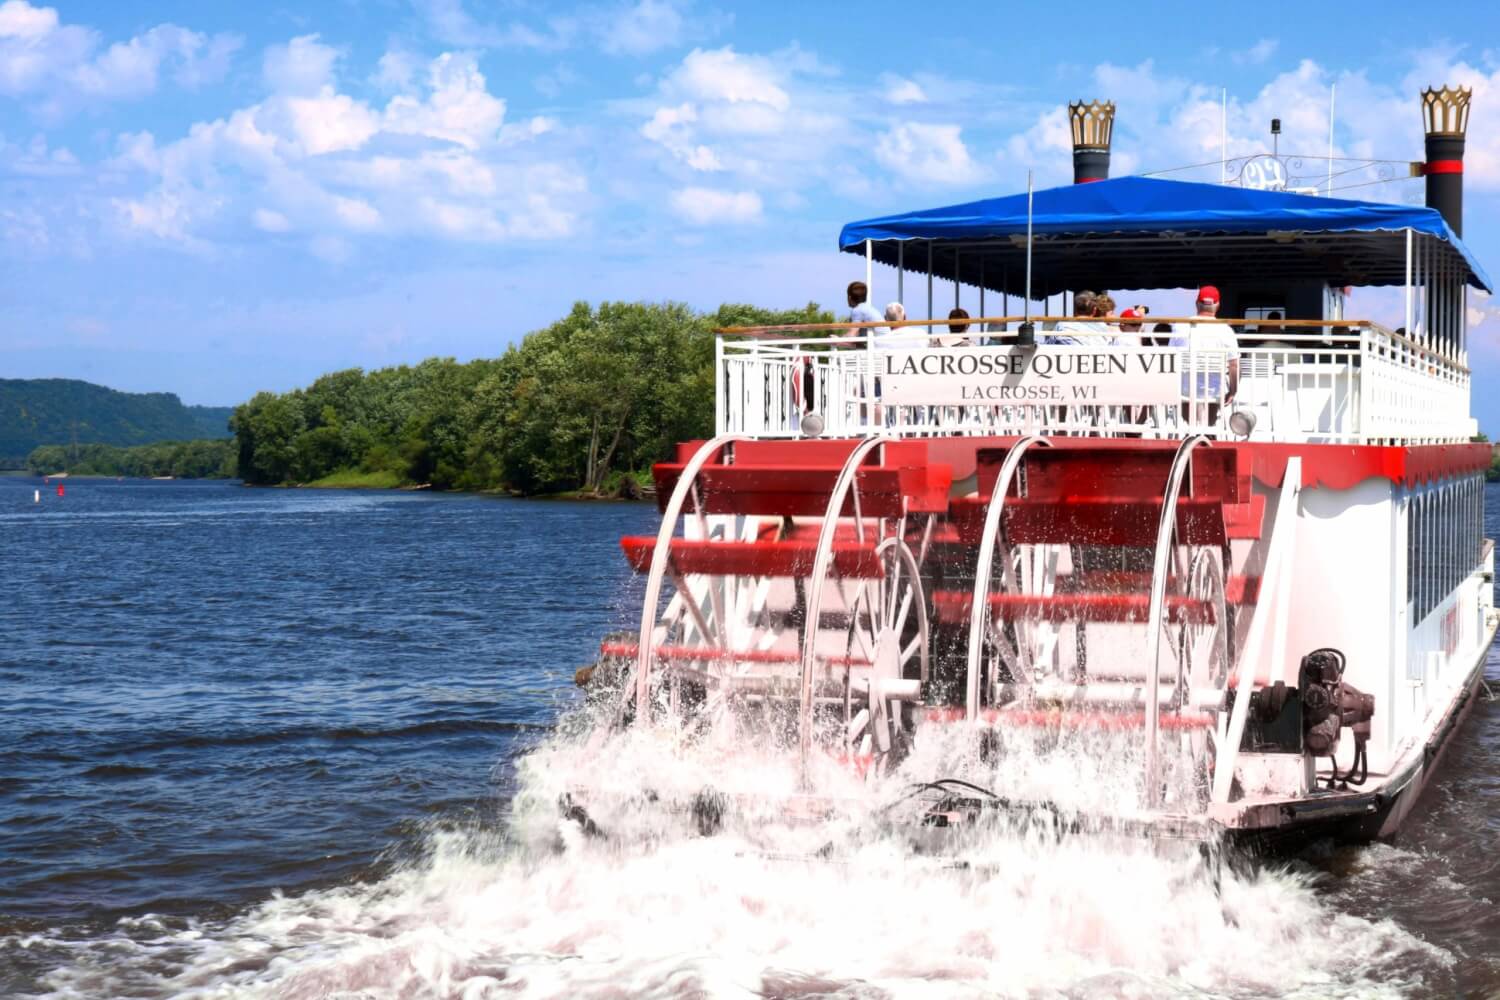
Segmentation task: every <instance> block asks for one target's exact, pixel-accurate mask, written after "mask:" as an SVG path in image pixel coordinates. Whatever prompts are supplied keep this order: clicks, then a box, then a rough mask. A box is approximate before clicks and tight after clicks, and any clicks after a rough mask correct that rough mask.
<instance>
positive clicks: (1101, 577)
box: [1070, 570, 1260, 604]
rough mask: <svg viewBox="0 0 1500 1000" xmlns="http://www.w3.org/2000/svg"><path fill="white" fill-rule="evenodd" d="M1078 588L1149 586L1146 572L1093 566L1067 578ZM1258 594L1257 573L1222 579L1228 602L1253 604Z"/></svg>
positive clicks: (1142, 589)
mask: <svg viewBox="0 0 1500 1000" xmlns="http://www.w3.org/2000/svg"><path fill="white" fill-rule="evenodd" d="M1070 579H1071V581H1072V582H1073V584H1074V585H1075V586H1077V587H1078V588H1079V589H1080V590H1082V591H1087V592H1092V593H1101V592H1102V593H1115V592H1121V593H1125V592H1132V591H1133V592H1135V593H1146V592H1148V591H1150V589H1151V574H1150V573H1135V572H1129V571H1124V570H1095V571H1093V572H1089V573H1075V574H1073V576H1072V577H1071V578H1070ZM1176 581H1177V578H1176V577H1172V578H1171V579H1169V580H1168V582H1167V590H1168V591H1169V592H1170V591H1172V590H1173V589H1175V586H1174V585H1175V583H1176ZM1259 598H1260V577H1258V576H1231V577H1230V578H1229V579H1227V580H1225V581H1224V600H1225V602H1226V603H1229V604H1254V603H1255V602H1256V601H1257V600H1259Z"/></svg>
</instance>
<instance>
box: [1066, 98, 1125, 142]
mask: <svg viewBox="0 0 1500 1000" xmlns="http://www.w3.org/2000/svg"><path fill="white" fill-rule="evenodd" d="M1068 121H1069V123H1070V124H1071V125H1072V126H1073V148H1075V149H1108V148H1109V140H1110V136H1111V134H1112V133H1113V132H1114V128H1115V102H1114V101H1090V102H1089V103H1087V104H1085V103H1083V102H1082V101H1074V102H1072V103H1071V104H1069V105H1068Z"/></svg>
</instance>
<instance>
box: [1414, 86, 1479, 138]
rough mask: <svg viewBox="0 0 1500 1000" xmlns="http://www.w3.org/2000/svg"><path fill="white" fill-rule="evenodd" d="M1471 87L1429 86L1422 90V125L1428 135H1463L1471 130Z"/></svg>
mask: <svg viewBox="0 0 1500 1000" xmlns="http://www.w3.org/2000/svg"><path fill="white" fill-rule="evenodd" d="M1473 96H1474V90H1473V88H1471V87H1446V86H1445V87H1443V88H1442V89H1441V90H1439V89H1438V88H1437V87H1428V88H1427V89H1426V90H1424V91H1422V125H1423V126H1424V127H1425V128H1426V130H1427V134H1428V135H1463V134H1465V133H1466V132H1468V131H1469V99H1470V98H1471V97H1473Z"/></svg>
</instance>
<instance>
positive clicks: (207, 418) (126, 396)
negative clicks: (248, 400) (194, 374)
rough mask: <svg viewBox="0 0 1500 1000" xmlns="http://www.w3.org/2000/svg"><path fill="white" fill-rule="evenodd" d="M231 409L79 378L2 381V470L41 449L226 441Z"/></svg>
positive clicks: (0, 429)
mask: <svg viewBox="0 0 1500 1000" xmlns="http://www.w3.org/2000/svg"><path fill="white" fill-rule="evenodd" d="M233 412H234V408H233V407H229V406H184V405H183V404H182V400H180V399H178V398H177V397H176V395H174V394H172V393H170V392H118V391H116V390H114V389H107V388H105V387H104V386H102V385H94V384H93V383H90V382H80V381H78V380H77V379H66V378H43V379H0V467H9V468H19V467H20V466H21V465H23V464H24V462H25V460H26V456H27V455H28V454H30V452H31V450H32V449H33V448H36V447H37V446H39V445H47V444H56V445H66V444H72V442H73V441H74V440H75V434H76V440H77V441H78V443H79V444H109V445H118V446H121V447H125V446H129V445H138V444H151V443H153V442H157V441H187V440H192V439H195V438H227V437H229V436H230V432H229V416H230V414H231V413H233Z"/></svg>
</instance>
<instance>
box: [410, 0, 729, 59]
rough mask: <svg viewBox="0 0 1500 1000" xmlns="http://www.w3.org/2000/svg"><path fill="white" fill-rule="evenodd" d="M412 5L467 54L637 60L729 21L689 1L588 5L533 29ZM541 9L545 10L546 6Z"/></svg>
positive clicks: (440, 5) (432, 3) (450, 5)
mask: <svg viewBox="0 0 1500 1000" xmlns="http://www.w3.org/2000/svg"><path fill="white" fill-rule="evenodd" d="M413 4H414V6H415V7H416V8H417V11H418V12H419V13H420V14H421V15H422V17H423V18H424V19H425V21H426V23H427V28H428V31H429V32H430V33H431V34H432V36H433V37H434V38H436V39H437V40H438V41H440V42H442V43H443V44H445V45H452V46H456V47H459V48H462V49H470V50H472V49H491V48H529V49H537V50H541V51H555V50H559V49H565V48H568V47H570V46H574V45H585V44H591V45H593V46H595V47H596V48H597V49H598V50H601V51H603V52H605V53H608V54H610V55H623V56H641V55H649V54H650V53H652V52H658V51H660V50H662V49H666V48H671V47H673V46H676V45H682V44H684V43H685V42H687V41H689V40H692V39H698V38H703V37H707V36H710V35H712V34H715V33H716V32H717V30H718V29H719V28H720V27H722V25H723V24H724V23H725V22H726V20H727V17H725V16H723V15H719V14H717V13H714V12H710V13H708V14H704V15H698V16H690V14H689V8H690V7H691V6H692V0H625V2H608V3H592V4H586V5H585V6H583V7H582V8H580V9H578V10H577V11H575V12H573V13H569V14H552V15H551V16H549V17H547V18H546V19H545V20H544V21H542V22H538V23H534V24H523V23H521V22H519V21H512V22H510V23H506V24H500V23H496V22H493V21H486V20H481V19H479V18H477V17H475V16H474V15H472V14H470V13H469V10H468V7H467V6H466V5H465V3H464V0H413ZM476 6H477V5H476ZM517 6H520V5H517ZM540 9H543V10H545V9H547V8H546V5H540Z"/></svg>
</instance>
